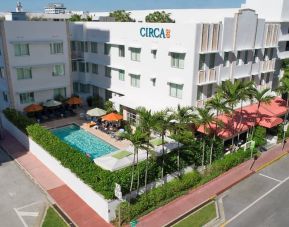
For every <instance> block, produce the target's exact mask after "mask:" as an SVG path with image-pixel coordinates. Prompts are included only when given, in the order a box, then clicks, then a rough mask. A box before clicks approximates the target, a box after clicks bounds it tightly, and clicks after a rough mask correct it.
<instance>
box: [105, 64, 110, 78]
mask: <svg viewBox="0 0 289 227" xmlns="http://www.w3.org/2000/svg"><path fill="white" fill-rule="evenodd" d="M104 75H105V76H106V77H111V68H110V67H108V66H105V74H104Z"/></svg>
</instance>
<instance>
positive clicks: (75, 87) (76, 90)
mask: <svg viewBox="0 0 289 227" xmlns="http://www.w3.org/2000/svg"><path fill="white" fill-rule="evenodd" d="M73 92H76V93H77V92H79V84H78V83H77V82H73Z"/></svg>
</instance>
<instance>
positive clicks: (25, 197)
mask: <svg viewBox="0 0 289 227" xmlns="http://www.w3.org/2000/svg"><path fill="white" fill-rule="evenodd" d="M0 179H1V180H0V226H1V227H11V226H13V227H18V226H19V227H23V226H24V227H30V226H34V227H35V226H40V225H41V221H42V218H43V215H44V212H45V209H46V207H47V205H48V204H49V203H48V200H47V197H46V195H45V194H44V193H43V192H42V190H41V189H40V188H39V187H38V186H37V185H36V184H35V183H33V182H32V181H31V179H30V178H29V177H28V176H27V175H26V174H25V173H24V172H23V170H21V169H20V167H19V166H18V165H17V163H15V162H14V161H12V160H11V159H10V158H9V157H8V156H7V155H6V153H4V152H3V151H2V150H1V149H0Z"/></svg>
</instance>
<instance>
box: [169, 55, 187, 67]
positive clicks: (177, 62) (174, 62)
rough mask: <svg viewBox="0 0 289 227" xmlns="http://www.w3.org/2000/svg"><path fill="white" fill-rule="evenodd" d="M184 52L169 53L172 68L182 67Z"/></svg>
mask: <svg viewBox="0 0 289 227" xmlns="http://www.w3.org/2000/svg"><path fill="white" fill-rule="evenodd" d="M184 61H185V54H180V53H171V66H172V67H173V68H179V69H183V68H184Z"/></svg>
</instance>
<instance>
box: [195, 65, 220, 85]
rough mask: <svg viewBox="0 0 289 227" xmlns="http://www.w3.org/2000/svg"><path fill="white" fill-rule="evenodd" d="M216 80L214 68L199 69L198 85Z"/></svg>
mask: <svg viewBox="0 0 289 227" xmlns="http://www.w3.org/2000/svg"><path fill="white" fill-rule="evenodd" d="M216 82H217V74H216V69H209V70H200V71H199V74H198V85H203V84H211V83H216Z"/></svg>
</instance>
